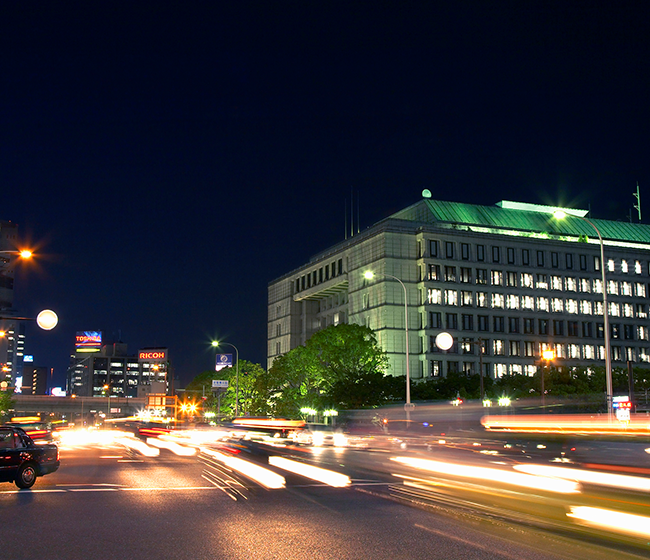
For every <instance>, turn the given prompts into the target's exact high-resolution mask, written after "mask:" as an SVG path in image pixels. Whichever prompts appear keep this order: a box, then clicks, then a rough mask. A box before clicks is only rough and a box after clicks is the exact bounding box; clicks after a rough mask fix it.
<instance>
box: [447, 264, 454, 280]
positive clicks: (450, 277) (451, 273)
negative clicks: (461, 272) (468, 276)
mask: <svg viewBox="0 0 650 560" xmlns="http://www.w3.org/2000/svg"><path fill="white" fill-rule="evenodd" d="M455 281H456V267H455V266H446V267H445V282H455Z"/></svg>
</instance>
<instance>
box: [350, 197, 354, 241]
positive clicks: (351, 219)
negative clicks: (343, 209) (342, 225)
mask: <svg viewBox="0 0 650 560" xmlns="http://www.w3.org/2000/svg"><path fill="white" fill-rule="evenodd" d="M350 237H354V191H353V190H352V188H350Z"/></svg>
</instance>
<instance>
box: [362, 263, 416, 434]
mask: <svg viewBox="0 0 650 560" xmlns="http://www.w3.org/2000/svg"><path fill="white" fill-rule="evenodd" d="M379 274H380V275H381V276H386V277H387V278H392V279H393V280H397V281H398V282H399V283H400V284H401V285H402V288H403V289H404V333H405V335H406V347H405V349H406V404H405V405H404V410H406V422H407V426H408V423H409V422H410V421H411V408H413V405H411V374H410V370H409V311H408V294H407V292H406V286H405V285H404V282H402V281H401V280H400V279H399V278H397V276H393V275H392V274H386V273H379ZM374 276H375V273H374V272H372V271H371V270H368V271H367V272H365V273H364V274H363V277H364V278H366V279H368V280H372V279H373V278H374Z"/></svg>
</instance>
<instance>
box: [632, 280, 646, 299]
mask: <svg viewBox="0 0 650 560" xmlns="http://www.w3.org/2000/svg"><path fill="white" fill-rule="evenodd" d="M634 292H635V293H636V297H643V298H644V297H646V288H645V284H643V283H642V282H636V283H635V284H634Z"/></svg>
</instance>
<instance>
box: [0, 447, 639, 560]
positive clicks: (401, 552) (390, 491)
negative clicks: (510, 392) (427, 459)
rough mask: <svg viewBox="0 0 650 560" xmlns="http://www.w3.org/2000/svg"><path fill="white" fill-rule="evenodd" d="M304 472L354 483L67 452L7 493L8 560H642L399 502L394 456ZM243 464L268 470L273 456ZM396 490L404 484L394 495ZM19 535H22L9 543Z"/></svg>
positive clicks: (331, 462)
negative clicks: (257, 477) (47, 471)
mask: <svg viewBox="0 0 650 560" xmlns="http://www.w3.org/2000/svg"><path fill="white" fill-rule="evenodd" d="M290 455H292V458H293V459H295V460H298V461H299V462H301V463H305V464H312V465H320V466H321V467H325V468H328V469H331V470H333V471H336V472H338V473H345V474H347V475H348V476H349V477H350V478H351V479H352V485H351V486H349V487H345V488H335V487H330V486H327V485H325V484H322V483H318V482H314V481H313V480H310V479H308V478H305V477H303V476H300V475H295V474H287V475H286V477H285V478H286V487H285V488H282V489H271V490H269V489H266V488H263V487H261V486H259V485H257V484H253V483H251V482H250V481H247V480H246V478H245V477H241V476H238V475H235V473H233V472H232V470H230V469H228V468H224V467H223V466H221V465H217V462H215V461H213V460H212V458H211V457H207V458H206V456H203V457H202V458H199V457H179V456H177V455H174V454H172V453H171V452H169V451H167V450H162V451H161V453H160V456H158V457H145V456H143V455H141V454H140V453H138V452H135V451H131V450H128V449H126V448H124V447H123V446H121V445H114V444H107V445H97V444H93V445H85V446H81V447H77V448H68V447H64V446H62V449H61V460H62V466H61V468H60V470H59V471H58V472H56V473H54V474H52V475H48V476H46V477H43V478H40V479H39V480H38V481H37V483H36V485H35V486H34V488H33V489H32V490H28V491H17V489H16V488H15V486H13V485H10V484H1V485H0V527H3V529H4V530H5V532H4V538H3V539H2V541H3V542H2V556H3V557H4V558H7V559H14V560H18V559H22V558H25V559H26V558H29V559H33V558H45V559H59V558H60V559H66V560H77V559H78V560H82V559H83V560H92V559H95V558H96V559H102V560H104V559H107V558H141V557H145V558H151V557H157V558H174V559H178V560H182V559H193V560H196V559H202V558H219V559H224V560H229V559H238V560H239V559H241V560H248V559H257V558H259V559H276V558H277V559H297V558H309V559H314V560H318V559H362V558H363V559H366V558H368V559H391V560H394V559H402V558H403V559H414V558H422V559H428V558H431V559H437V558H440V559H443V558H444V559H445V560H449V559H455V558H458V559H463V560H473V559H501V558H503V559H523V558H525V559H531V560H536V559H539V560H542V559H559V558H575V559H583V558H585V559H586V558H589V560H600V559H601V558H602V559H605V558H607V559H611V558H614V557H615V558H633V557H643V551H641V554H640V555H639V556H636V555H634V554H630V555H628V554H627V553H626V552H624V547H622V546H619V545H617V544H616V543H613V544H612V543H610V544H609V545H608V544H607V543H605V544H604V545H603V544H602V543H596V542H591V540H590V539H584V538H581V537H579V536H578V537H576V535H570V534H564V533H563V532H562V531H559V532H556V533H552V532H548V531H545V530H541V529H539V528H536V527H533V526H526V525H521V526H518V525H513V524H512V523H509V522H507V521H504V520H503V519H499V518H498V517H491V518H489V516H488V518H486V517H485V516H484V515H482V514H481V515H474V514H473V513H472V512H471V511H469V510H467V509H465V508H463V509H458V510H455V509H454V508H453V507H450V508H449V507H447V508H445V507H442V508H440V507H439V506H437V505H434V506H431V504H429V505H428V506H427V505H426V504H425V503H424V502H425V501H426V500H420V499H414V500H413V499H412V500H410V499H409V498H408V496H407V497H406V499H405V497H404V496H400V495H399V492H397V493H395V492H394V490H395V488H399V487H400V486H401V484H402V482H401V480H400V479H399V478H396V477H394V476H393V474H391V469H390V468H388V467H387V466H386V465H387V462H388V461H390V455H391V454H390V453H388V452H387V450H386V451H377V452H369V451H356V450H349V449H348V450H343V451H336V450H334V449H321V450H316V451H315V452H312V451H310V450H304V451H291V452H290ZM240 456H246V458H247V459H251V458H252V459H254V461H257V462H259V463H260V464H264V463H265V460H266V459H265V457H263V456H262V457H260V456H257V457H253V456H251V455H250V453H248V452H242V453H241V454H240ZM396 484H397V486H396ZM9 531H11V532H12V533H13V536H11V535H9V534H8V532H9Z"/></svg>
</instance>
